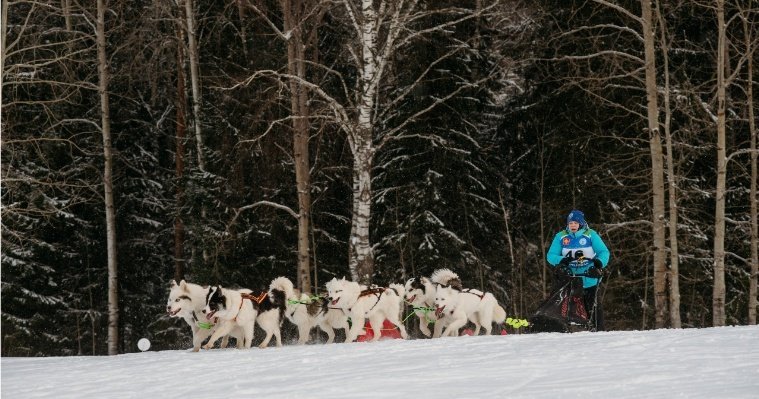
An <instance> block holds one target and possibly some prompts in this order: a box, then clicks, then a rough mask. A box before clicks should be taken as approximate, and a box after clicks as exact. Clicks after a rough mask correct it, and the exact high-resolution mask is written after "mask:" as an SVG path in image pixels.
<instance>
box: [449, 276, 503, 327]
mask: <svg viewBox="0 0 759 399" xmlns="http://www.w3.org/2000/svg"><path fill="white" fill-rule="evenodd" d="M435 315H436V316H437V317H438V320H445V322H446V324H447V326H446V328H445V331H444V332H443V333H442V334H441V336H443V337H445V336H453V335H457V334H458V331H459V328H461V327H463V326H464V325H465V324H466V322H467V320H469V321H471V322H472V323H474V325H475V330H474V335H479V333H480V328H481V327H484V328H485V333H486V334H487V335H490V333H491V331H492V329H493V322H496V323H497V324H502V323H503V322H504V321H505V319H506V311H505V310H504V309H503V308H502V307H501V306H500V305H499V304H498V301H497V300H496V299H495V297H494V296H493V294H491V293H489V292H482V291H479V290H475V289H471V288H467V289H461V288H459V287H455V286H451V285H440V286H438V287H437V290H436V291H435Z"/></svg>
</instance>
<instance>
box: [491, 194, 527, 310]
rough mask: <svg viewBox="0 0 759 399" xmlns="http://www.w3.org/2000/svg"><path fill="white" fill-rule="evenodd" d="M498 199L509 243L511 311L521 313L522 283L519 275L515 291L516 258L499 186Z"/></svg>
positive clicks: (507, 216) (506, 212)
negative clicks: (518, 303)
mask: <svg viewBox="0 0 759 399" xmlns="http://www.w3.org/2000/svg"><path fill="white" fill-rule="evenodd" d="M498 200H499V202H500V205H501V214H502V215H503V223H504V225H505V226H506V235H505V237H504V238H506V242H507V243H508V245H509V260H511V286H512V287H513V288H512V290H511V305H512V311H513V313H514V314H522V313H521V310H522V306H521V302H522V300H521V299H522V298H523V295H522V291H521V288H522V287H521V285H522V284H521V282H522V281H521V277H522V276H521V275H520V276H519V277H520V278H519V283H520V284H519V292H517V287H516V281H517V279H516V278H514V273H515V269H516V260H515V259H514V244H513V242H512V240H511V232H510V231H509V211H508V210H506V204H504V203H503V193H501V189H500V188H499V189H498ZM483 291H484V290H483ZM517 295H519V298H520V306H519V307H517V300H516V298H517Z"/></svg>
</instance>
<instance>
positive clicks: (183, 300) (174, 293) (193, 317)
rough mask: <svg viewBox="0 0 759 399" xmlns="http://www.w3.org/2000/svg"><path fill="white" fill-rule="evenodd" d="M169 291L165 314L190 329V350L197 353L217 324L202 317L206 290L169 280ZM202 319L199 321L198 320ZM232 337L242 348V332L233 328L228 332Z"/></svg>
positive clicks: (223, 341)
mask: <svg viewBox="0 0 759 399" xmlns="http://www.w3.org/2000/svg"><path fill="white" fill-rule="evenodd" d="M170 288H171V290H170V291H169V299H168V300H167V302H166V312H167V313H168V314H169V316H170V317H181V318H183V319H184V320H185V321H186V322H187V324H189V325H190V328H192V350H193V352H197V351H199V350H200V345H201V344H202V343H203V341H205V339H206V338H208V337H210V336H211V334H212V333H213V332H214V331H215V330H216V328H217V327H218V324H217V323H215V322H214V321H213V320H210V321H208V322H207V321H206V320H205V318H204V317H203V313H202V311H203V307H205V304H206V293H207V292H208V289H207V288H203V287H201V286H199V285H197V284H192V283H188V282H186V281H184V280H182V281H180V282H179V284H177V282H176V281H174V280H171V287H170ZM201 317H203V319H202V320H201V319H200V318H201ZM230 334H231V336H232V337H234V338H236V339H237V347H238V348H241V347H242V344H243V342H242V335H243V334H242V330H241V329H239V328H234V329H232V330H231V331H230ZM227 341H228V336H226V335H225V336H224V339H222V341H221V347H222V348H226V347H227V343H228V342H227Z"/></svg>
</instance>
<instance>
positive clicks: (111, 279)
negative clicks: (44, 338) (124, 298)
mask: <svg viewBox="0 0 759 399" xmlns="http://www.w3.org/2000/svg"><path fill="white" fill-rule="evenodd" d="M97 7H98V9H97V48H98V76H99V78H100V79H99V80H100V84H99V90H98V91H99V92H100V112H101V117H102V126H101V129H102V132H103V158H104V159H105V166H104V170H103V191H104V198H105V225H106V247H107V249H108V354H109V355H118V354H119V279H118V273H117V272H118V265H117V263H116V209H115V208H114V201H113V153H112V148H111V117H110V105H109V100H108V79H109V77H108V64H107V60H106V54H105V5H104V4H103V0H98V1H97Z"/></svg>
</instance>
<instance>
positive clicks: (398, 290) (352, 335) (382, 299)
mask: <svg viewBox="0 0 759 399" xmlns="http://www.w3.org/2000/svg"><path fill="white" fill-rule="evenodd" d="M403 291H404V288H403V286H402V285H400V284H390V287H389V288H382V287H372V288H369V289H364V290H362V286H361V285H359V284H358V283H356V282H352V281H347V280H346V279H345V278H343V279H341V280H338V279H337V278H333V279H332V280H330V281H329V282H328V283H327V293H328V296H329V301H330V302H329V306H330V307H332V308H338V309H342V310H343V312H345V314H346V315H347V316H348V317H349V318H350V319H351V328H350V330H349V331H348V334H347V337H346V339H345V342H353V341H355V340H356V338H358V336H359V335H362V334H360V333H361V332H362V331H363V329H364V322H365V320H366V319H367V318H368V319H369V324H370V325H371V326H372V329H373V330H374V331H381V330H382V324H383V323H384V321H385V319H387V320H388V321H390V322H391V323H393V324H394V325H395V326H396V327H398V330H400V332H401V337H403V339H406V338H408V334H406V328H405V327H404V326H403V323H401V321H400V313H401V298H403ZM364 333H365V332H364ZM380 335H381V334H374V337H373V338H372V341H376V340H378V339H379V338H380Z"/></svg>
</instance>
